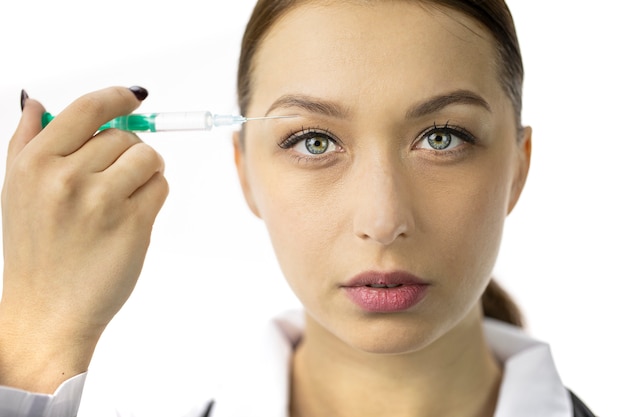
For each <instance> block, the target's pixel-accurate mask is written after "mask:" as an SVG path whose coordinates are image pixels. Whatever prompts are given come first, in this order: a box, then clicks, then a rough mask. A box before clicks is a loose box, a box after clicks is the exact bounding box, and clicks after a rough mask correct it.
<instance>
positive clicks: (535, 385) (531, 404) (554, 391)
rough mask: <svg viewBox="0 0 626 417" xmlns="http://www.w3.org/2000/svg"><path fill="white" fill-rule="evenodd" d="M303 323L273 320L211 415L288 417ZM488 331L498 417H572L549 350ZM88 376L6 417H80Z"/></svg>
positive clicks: (13, 401) (10, 401) (7, 405)
mask: <svg viewBox="0 0 626 417" xmlns="http://www.w3.org/2000/svg"><path fill="white" fill-rule="evenodd" d="M303 325H304V318H303V314H302V312H290V313H288V314H285V315H284V316H281V317H279V318H277V319H275V320H273V321H272V322H271V323H270V324H269V325H268V328H267V329H266V331H265V332H264V336H263V337H264V338H265V340H259V341H256V340H255V342H258V344H257V343H255V345H256V346H259V348H258V349H256V350H255V351H254V353H253V354H252V355H250V356H248V357H247V358H246V360H247V361H248V360H249V361H250V362H249V363H250V365H249V366H247V365H246V364H244V363H241V358H238V360H237V363H238V366H237V368H238V369H244V370H245V369H254V370H255V372H253V373H250V374H246V377H245V378H242V377H241V375H235V374H231V375H230V376H226V377H225V378H224V380H223V383H222V384H220V385H221V386H222V387H223V389H221V390H220V392H217V393H216V395H215V396H214V397H213V398H214V399H215V405H214V407H213V410H212V413H211V417H251V416H263V417H288V410H289V366H290V359H291V355H292V352H293V347H294V346H295V344H296V343H297V342H298V340H299V338H300V335H301V333H302V329H303ZM484 327H485V334H486V337H487V340H488V343H489V346H490V347H491V348H492V350H493V352H494V354H495V355H496V357H497V358H498V359H499V361H500V362H501V363H502V364H503V371H504V372H503V379H502V385H501V387H500V393H499V397H498V405H497V408H496V413H495V416H494V417H572V415H573V411H572V404H571V400H570V397H569V394H568V392H567V390H566V388H565V387H564V386H563V384H562V383H561V380H560V378H559V375H558V373H557V370H556V367H555V364H554V361H553V359H552V355H551V353H550V348H549V346H548V345H547V344H545V343H543V342H539V341H537V340H534V339H532V338H530V337H529V336H528V335H526V334H525V333H524V332H523V331H522V330H521V329H519V328H516V327H514V326H510V325H508V324H505V323H502V322H498V321H495V320H490V319H485V322H484ZM85 378H86V374H81V375H77V376H75V377H73V378H71V379H69V380H68V381H66V382H65V383H63V384H62V385H61V386H60V387H59V388H58V390H57V391H56V392H55V393H54V394H53V395H42V394H35V393H29V392H25V391H21V390H16V389H12V388H7V387H0V417H5V416H7V417H9V416H10V417H68V416H75V415H76V413H77V410H78V405H79V403H80V397H81V393H82V389H83V384H84V382H85ZM231 380H232V384H230V382H231ZM229 387H230V388H229ZM242 396H245V398H242ZM204 408H205V405H204V404H203V405H200V406H198V407H197V408H196V409H195V410H192V412H191V413H190V414H187V416H186V417H200V416H202V415H203V412H204Z"/></svg>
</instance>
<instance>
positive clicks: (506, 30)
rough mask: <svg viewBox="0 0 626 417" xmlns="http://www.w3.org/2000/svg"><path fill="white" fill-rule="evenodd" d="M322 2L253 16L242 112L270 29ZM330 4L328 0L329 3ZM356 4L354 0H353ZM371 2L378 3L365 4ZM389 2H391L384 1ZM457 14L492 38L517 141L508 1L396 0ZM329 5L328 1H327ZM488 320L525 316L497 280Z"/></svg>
mask: <svg viewBox="0 0 626 417" xmlns="http://www.w3.org/2000/svg"><path fill="white" fill-rule="evenodd" d="M315 1H320V0H259V1H258V2H257V4H256V6H255V8H254V10H253V12H252V15H251V17H250V20H249V21H248V25H247V27H246V31H245V33H244V35H243V39H242V42H241V54H240V57H239V71H238V75H237V91H238V99H239V108H240V111H241V113H242V114H247V110H248V106H249V105H250V99H251V95H252V90H253V89H254V86H253V85H252V73H253V71H254V57H255V56H256V53H257V51H258V49H259V46H260V45H261V42H262V41H263V39H264V38H265V36H266V35H267V34H268V32H269V30H270V28H272V26H274V24H275V23H276V22H277V21H278V20H279V19H280V18H281V17H282V16H284V15H285V13H287V12H288V11H289V10H291V9H292V8H293V7H295V6H298V5H301V4H305V3H313V2H315ZM326 1H327V0H326ZM352 1H354V0H352ZM362 1H367V2H372V1H376V0H362ZM385 1H389V0H385ZM396 1H405V2H409V3H418V4H422V5H431V6H434V7H441V8H442V9H444V10H445V8H447V9H451V10H456V11H458V12H461V13H463V14H465V15H466V16H468V17H470V18H472V19H474V20H475V21H477V22H478V23H480V24H481V25H482V26H483V27H484V28H485V29H486V30H487V32H488V33H490V34H491V36H492V37H493V39H494V41H495V43H494V47H495V50H496V53H497V58H498V61H499V62H498V67H499V68H498V69H499V81H500V84H501V86H502V89H503V90H504V91H505V93H506V94H507V95H508V97H509V99H510V100H511V103H512V105H513V110H514V112H515V119H516V126H517V129H518V132H517V135H518V138H519V137H521V131H522V129H521V112H522V85H523V81H524V66H523V63H522V56H521V52H520V47H519V42H518V39H517V34H516V31H515V24H514V22H513V17H512V16H511V12H510V10H509V8H508V6H507V5H506V3H505V0H396ZM327 2H328V1H327ZM482 306H483V311H484V313H485V315H486V316H487V317H491V318H495V319H498V320H502V321H505V322H508V323H511V324H514V325H517V326H521V325H522V315H521V313H520V310H519V308H518V307H517V305H516V304H515V303H514V302H513V300H512V299H511V297H510V296H509V295H508V294H507V293H506V292H505V291H504V289H502V287H500V286H499V285H498V284H497V283H496V282H495V281H494V280H491V282H490V283H489V285H488V286H487V289H486V290H485V292H484V294H483V296H482Z"/></svg>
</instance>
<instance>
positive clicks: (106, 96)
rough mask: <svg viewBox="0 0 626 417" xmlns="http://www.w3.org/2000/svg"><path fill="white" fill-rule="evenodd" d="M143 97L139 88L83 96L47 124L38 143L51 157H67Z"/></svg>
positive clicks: (110, 90) (135, 106)
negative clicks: (104, 125) (101, 127)
mask: <svg viewBox="0 0 626 417" xmlns="http://www.w3.org/2000/svg"><path fill="white" fill-rule="evenodd" d="M147 96H148V91H147V90H146V89H145V88H143V87H130V88H124V87H109V88H105V89H103V90H99V91H94V92H92V93H89V94H86V95H84V96H82V97H80V98H78V99H77V100H75V101H74V102H73V103H72V104H70V105H69V106H67V107H66V108H65V110H63V111H62V112H61V113H59V115H58V116H56V117H55V118H54V120H52V121H51V122H50V124H49V125H48V126H47V127H46V129H44V130H43V131H42V134H41V135H40V139H39V143H40V145H41V146H43V147H44V148H45V149H47V150H48V151H49V152H50V153H52V154H55V155H61V156H67V155H70V154H72V153H74V152H76V151H77V150H78V149H80V148H81V147H82V146H83V145H84V144H85V143H86V142H87V141H88V140H89V139H91V138H92V137H93V135H94V133H95V132H96V131H97V130H98V129H99V128H100V126H102V125H103V124H105V123H106V122H108V121H109V120H111V119H114V118H116V117H118V116H123V115H127V114H129V113H131V112H132V111H133V110H135V109H136V108H137V107H139V104H140V103H141V101H143V100H144V99H145V98H146V97H147Z"/></svg>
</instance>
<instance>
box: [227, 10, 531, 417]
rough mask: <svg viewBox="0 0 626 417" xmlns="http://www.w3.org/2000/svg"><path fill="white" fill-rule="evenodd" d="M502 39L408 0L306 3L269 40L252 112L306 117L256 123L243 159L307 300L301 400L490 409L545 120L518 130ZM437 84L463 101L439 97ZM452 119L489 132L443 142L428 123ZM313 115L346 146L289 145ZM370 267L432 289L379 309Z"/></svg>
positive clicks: (250, 196)
mask: <svg viewBox="0 0 626 417" xmlns="http://www.w3.org/2000/svg"><path fill="white" fill-rule="evenodd" d="M381 22H384V24H381ZM492 42H493V41H492V39H491V37H490V36H489V35H488V33H487V32H486V31H485V30H484V29H483V28H482V27H480V26H479V25H478V24H477V23H475V22H474V21H473V20H471V19H469V18H467V17H465V16H464V15H462V14H460V13H457V12H455V11H451V10H445V11H442V10H441V9H434V8H428V7H426V6H419V5H415V4H409V3H407V2H393V3H391V2H373V3H368V4H365V5H364V4H363V3H361V2H341V3H333V4H331V5H325V6H319V5H316V6H311V5H306V4H305V5H303V6H299V7H297V8H295V9H293V10H291V11H290V12H288V13H287V14H286V15H285V16H284V17H283V18H282V19H281V20H280V21H279V22H278V23H277V24H276V25H275V26H274V27H273V28H272V29H270V31H269V34H268V36H267V37H266V39H265V40H264V41H263V42H262V44H261V48H260V50H259V51H258V53H257V56H256V57H255V66H254V73H253V79H252V80H253V86H254V87H253V94H252V98H251V103H250V108H249V110H248V114H255V115H256V114H266V113H267V114H271V115H297V116H298V117H297V118H293V119H282V120H272V121H265V122H259V123H255V124H253V123H251V124H249V125H247V126H246V133H245V146H242V143H241V142H240V138H239V137H238V135H235V138H234V145H235V161H236V164H237V167H238V172H239V176H240V181H241V184H242V189H243V191H244V195H245V197H246V200H247V202H248V205H249V206H250V208H251V210H252V211H253V212H254V213H255V214H256V215H257V216H258V217H260V218H261V219H263V220H264V221H265V223H266V225H267V228H268V231H269V234H270V237H271V239H272V243H273V246H274V249H275V252H276V255H277V257H278V260H279V262H280V265H281V267H282V270H283V272H284V274H285V276H286V278H287V281H288V282H289V284H290V286H291V287H292V289H293V290H294V292H295V294H296V295H297V296H298V297H299V298H300V300H301V301H302V303H303V305H304V307H305V309H306V316H307V326H306V330H305V333H304V336H303V340H302V342H301V343H300V344H299V345H298V347H297V350H296V353H295V356H294V362H293V374H292V383H293V386H292V397H291V413H292V416H300V415H301V416H309V417H310V416H313V417H315V416H328V415H334V416H354V415H360V416H369V415H372V416H374V415H377V416H379V415H394V416H422V415H438V416H458V415H466V416H486V415H493V412H494V408H495V403H496V400H497V391H498V388H499V380H500V377H501V371H500V368H499V365H498V364H497V362H496V360H495V359H494V358H493V357H492V355H491V354H490V352H489V349H488V347H487V346H486V344H485V340H484V336H483V333H482V327H481V321H482V311H481V309H480V303H479V299H480V296H481V294H482V292H483V291H484V289H485V287H486V285H487V284H488V282H489V279H490V273H491V271H492V269H493V266H494V263H495V260H496V256H497V253H498V248H499V244H500V239H501V234H502V228H503V224H504V220H505V218H506V216H507V214H508V213H509V212H510V211H511V210H512V209H513V207H514V205H515V203H516V201H517V199H518V197H519V195H520V192H521V190H522V188H523V185H524V182H525V179H526V175H527V172H528V167H529V161H530V149H531V145H530V143H531V141H530V135H531V132H530V129H528V128H527V129H525V130H524V135H523V137H522V139H521V140H518V137H517V129H516V124H515V117H514V113H513V108H512V105H511V102H510V100H509V99H508V97H507V95H506V94H505V92H504V91H503V89H502V87H501V85H500V83H499V82H498V76H497V74H498V73H497V71H498V68H497V66H496V65H495V64H494V63H495V62H497V59H496V54H495V50H494V46H493V43H492ZM285 51H288V53H286V52H285ZM459 92H462V93H459ZM468 92H469V93H468ZM441 96H447V97H453V99H452V100H451V101H452V103H447V104H446V105H438V106H433V105H432V104H433V102H434V98H436V97H441ZM469 96H471V97H473V99H468V98H467V97H469ZM459 97H462V98H459ZM311 103H313V104H311ZM320 103H323V104H322V105H320ZM425 103H430V104H431V105H430V106H424V104H425ZM438 103H439V104H441V101H439V102H438ZM321 108H324V109H326V110H325V111H321V110H320V109H321ZM411 109H414V110H416V109H417V110H419V111H413V113H417V114H413V115H412V117H409V118H407V112H409V111H410V110H411ZM446 125H448V126H455V127H457V126H458V127H461V128H463V129H464V130H466V131H469V132H471V134H472V135H473V136H474V137H475V143H468V142H464V141H462V140H456V139H455V140H454V142H452V144H451V145H450V147H449V148H448V149H446V150H444V151H441V150H434V149H432V148H430V147H429V146H428V141H426V140H424V139H423V136H424V132H427V131H429V129H432V128H433V126H436V127H438V129H439V132H441V129H442V128H445V127H446ZM303 129H304V131H305V132H306V131H307V129H312V130H317V131H319V132H320V133H319V134H318V136H317V137H318V138H321V139H322V140H326V139H327V138H328V137H329V136H330V137H332V138H333V139H334V140H335V141H336V146H333V147H331V148H330V150H328V151H327V152H326V153H323V154H319V155H311V154H310V152H307V148H306V147H305V146H304V144H303V143H302V142H300V143H298V144H296V145H295V146H294V147H291V148H286V149H284V146H282V147H281V146H280V144H281V143H283V141H284V140H285V138H288V137H290V135H293V134H294V133H296V134H298V132H301V133H302V131H303ZM244 149H245V150H244ZM365 271H382V272H389V271H407V272H410V273H412V274H414V275H415V276H417V277H419V278H420V279H422V280H424V281H426V282H428V283H429V284H430V287H429V290H428V294H427V296H426V298H425V299H424V300H422V301H421V302H420V303H419V304H417V305H415V306H413V307H411V308H410V309H407V310H405V311H402V312H398V313H368V312H365V311H363V310H362V309H360V308H359V307H358V306H357V305H355V304H354V303H352V302H351V301H350V300H349V299H348V298H347V297H346V295H345V291H344V290H343V289H342V286H343V285H345V284H346V283H347V282H348V281H349V280H350V278H351V277H353V276H355V275H357V274H359V273H362V272H365ZM329 381H332V383H329Z"/></svg>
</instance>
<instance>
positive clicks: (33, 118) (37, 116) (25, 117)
mask: <svg viewBox="0 0 626 417" xmlns="http://www.w3.org/2000/svg"><path fill="white" fill-rule="evenodd" d="M45 111H46V110H45V109H44V107H43V106H42V105H41V103H39V102H38V101H36V100H33V99H31V98H29V97H28V94H26V92H25V91H24V90H22V118H21V119H20V122H19V124H18V125H17V129H15V133H14V134H13V137H12V138H11V141H10V142H9V149H8V151H7V168H8V167H9V166H10V165H11V163H12V162H13V160H14V159H15V157H16V156H17V154H19V153H20V152H21V151H22V149H24V147H25V146H26V145H27V144H28V142H30V141H31V140H32V139H33V138H34V137H35V136H37V135H38V134H39V132H41V130H42V127H41V117H42V116H43V113H44V112H45Z"/></svg>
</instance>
